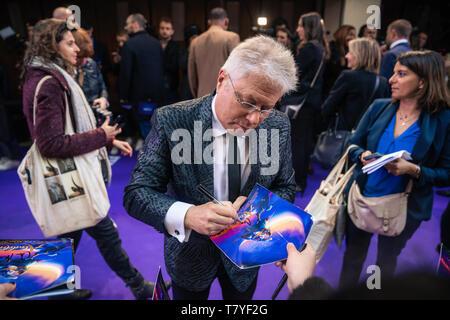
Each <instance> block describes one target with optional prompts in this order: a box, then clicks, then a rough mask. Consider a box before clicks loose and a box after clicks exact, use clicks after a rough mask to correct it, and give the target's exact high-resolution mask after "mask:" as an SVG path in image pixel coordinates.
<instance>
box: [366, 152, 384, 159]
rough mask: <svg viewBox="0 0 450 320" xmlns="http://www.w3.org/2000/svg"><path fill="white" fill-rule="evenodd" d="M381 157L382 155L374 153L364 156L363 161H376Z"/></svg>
mask: <svg viewBox="0 0 450 320" xmlns="http://www.w3.org/2000/svg"><path fill="white" fill-rule="evenodd" d="M382 156H383V155H382V154H380V153H378V152H375V153H372V154H371V155H368V156H365V157H364V158H363V159H364V160H366V161H367V160H371V159H378V158H381V157H382Z"/></svg>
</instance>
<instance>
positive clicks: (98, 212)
mask: <svg viewBox="0 0 450 320" xmlns="http://www.w3.org/2000/svg"><path fill="white" fill-rule="evenodd" d="M50 78H51V76H46V77H44V78H42V79H41V80H40V81H39V83H38V85H37V87H36V91H35V95H34V101H33V125H34V124H35V122H36V106H37V96H38V93H39V90H40V88H41V86H42V84H43V83H44V82H45V81H46V80H48V79H50ZM65 104H66V119H65V129H64V131H65V134H66V135H73V134H74V129H73V126H72V121H71V118H70V111H69V103H68V99H67V95H65ZM98 156H99V151H98V150H94V151H92V152H89V153H85V154H83V155H80V156H75V157H73V158H66V159H50V158H46V157H43V156H42V155H41V153H40V152H39V148H38V146H37V144H36V141H34V142H33V145H32V146H31V148H30V149H29V150H28V152H27V154H26V155H25V157H24V159H23V160H22V162H21V163H20V166H19V168H18V170H17V173H18V175H19V178H20V180H21V182H22V187H23V189H24V192H25V197H26V199H27V203H28V205H29V207H30V210H31V212H32V214H33V217H34V219H35V220H36V222H37V223H38V225H39V227H40V229H41V230H42V232H43V234H44V236H45V237H53V236H57V235H60V234H64V233H68V232H72V231H76V230H81V229H85V228H88V227H92V226H94V225H96V224H97V223H98V222H100V221H101V220H102V219H103V218H105V217H106V215H107V213H108V210H109V207H110V203H109V199H108V194H107V191H106V185H105V183H104V181H103V176H102V171H101V165H100V161H99V158H98Z"/></svg>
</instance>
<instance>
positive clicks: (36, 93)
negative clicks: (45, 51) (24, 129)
mask: <svg viewBox="0 0 450 320" xmlns="http://www.w3.org/2000/svg"><path fill="white" fill-rule="evenodd" d="M50 78H52V76H45V77H43V78H42V79H41V80H40V81H39V82H38V84H37V86H36V90H35V91H34V99H33V126H34V125H35V124H36V107H37V96H38V94H39V90H41V87H42V85H43V84H44V82H45V81H47V80H48V79H50Z"/></svg>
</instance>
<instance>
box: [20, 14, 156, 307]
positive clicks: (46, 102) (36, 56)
mask: <svg viewBox="0 0 450 320" xmlns="http://www.w3.org/2000/svg"><path fill="white" fill-rule="evenodd" d="M79 52H80V49H79V48H78V46H77V45H76V43H75V39H74V37H73V35H72V32H70V30H69V29H68V27H67V24H66V21H64V20H57V19H47V20H42V21H40V22H38V23H37V25H36V26H35V28H34V30H33V37H32V40H31V43H30V46H29V47H28V49H27V52H26V55H25V58H24V70H23V72H22V76H23V80H24V84H23V111H24V113H25V117H26V119H27V123H28V128H29V129H30V133H31V136H32V139H33V140H34V141H36V145H37V147H38V148H39V151H40V153H41V154H42V156H44V157H46V158H55V159H64V158H71V157H74V156H78V155H82V154H85V153H88V152H93V151H95V150H98V158H99V160H100V163H101V165H95V164H92V170H97V169H98V170H101V171H102V173H103V176H104V177H105V180H106V181H109V180H110V178H111V166H110V165H109V160H108V155H107V152H106V148H105V147H106V146H111V145H113V146H115V147H117V148H118V149H119V150H121V151H122V154H123V155H130V156H131V155H132V149H131V147H130V145H129V144H128V143H126V142H123V141H119V140H116V139H115V136H116V135H117V134H119V133H120V132H121V129H119V128H117V125H114V126H110V125H109V119H107V120H106V121H105V122H104V123H103V124H102V125H101V127H99V128H96V126H95V118H94V115H93V113H92V110H91V108H90V105H89V104H88V102H87V101H86V97H85V96H84V94H83V91H82V90H81V88H80V87H79V86H78V84H77V82H76V81H75V79H74V76H75V71H76V64H77V56H78V53H79ZM47 76H50V78H47ZM43 78H47V79H44V80H43ZM41 80H43V82H41ZM38 83H41V84H42V85H41V87H40V90H39V92H36V90H37V85H38ZM35 95H36V101H37V104H36V117H35V119H34V118H33V108H34V106H33V105H34V98H35ZM66 101H67V105H66ZM66 107H67V108H68V110H69V112H70V118H71V120H72V123H73V127H74V130H75V134H73V135H66V134H65V131H64V129H65V128H64V123H65V119H66V118H65V117H66ZM100 168H101V169H100ZM84 231H86V232H87V233H88V234H89V235H90V236H91V237H93V238H94V239H95V240H96V242H97V246H98V248H99V250H100V252H101V254H102V255H103V258H104V259H105V261H106V262H107V263H108V265H109V266H110V268H111V269H112V270H114V271H115V272H116V274H117V275H118V276H119V277H120V278H122V279H123V280H124V281H125V283H126V284H127V286H130V289H131V291H132V292H133V294H134V296H135V297H136V298H138V299H143V298H148V297H151V296H152V294H153V287H154V285H153V284H152V283H150V282H148V281H147V280H144V278H143V276H142V275H141V274H140V273H139V271H137V270H136V269H135V268H134V267H133V266H132V265H131V264H130V261H129V258H128V256H127V254H126V253H125V251H124V250H123V248H122V246H121V240H120V238H119V233H118V231H117V228H116V226H115V225H114V222H113V221H112V220H111V218H109V216H106V218H104V219H103V220H102V221H100V222H99V223H98V224H97V225H95V226H93V227H90V228H88V229H85V230H84ZM82 233H83V230H78V231H75V232H71V233H69V234H64V235H60V237H66V238H72V239H74V248H75V250H76V249H77V247H78V244H79V242H80V240H81V235H82ZM90 294H91V293H90V291H89V290H78V291H76V292H75V294H73V296H69V297H68V296H64V298H65V299H69V298H70V299H80V298H84V299H86V298H89V296H90Z"/></svg>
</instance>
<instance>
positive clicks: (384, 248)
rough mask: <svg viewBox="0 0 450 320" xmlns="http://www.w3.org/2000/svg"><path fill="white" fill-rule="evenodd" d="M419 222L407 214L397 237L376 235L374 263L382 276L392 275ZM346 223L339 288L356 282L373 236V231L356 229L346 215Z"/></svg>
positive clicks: (351, 285)
mask: <svg viewBox="0 0 450 320" xmlns="http://www.w3.org/2000/svg"><path fill="white" fill-rule="evenodd" d="M421 222H422V221H419V220H416V219H414V218H412V217H410V216H409V215H408V217H407V219H406V226H405V229H404V230H403V231H402V233H400V235H398V236H397V237H386V236H381V235H379V236H378V253H377V262H376V264H377V266H379V267H380V270H381V276H382V277H383V278H390V277H393V276H394V272H395V268H396V266H397V258H398V256H399V255H400V253H401V252H402V250H403V248H404V247H405V246H406V243H407V242H408V240H409V239H411V237H412V236H413V234H414V233H415V232H416V230H417V229H418V228H419V226H420V224H421ZM346 223H347V225H346V234H345V237H346V240H345V244H346V250H345V253H344V262H343V265H342V271H341V276H340V279H339V288H345V287H353V286H356V285H357V284H358V281H359V277H360V275H361V271H362V268H363V265H364V261H365V260H366V257H367V252H368V251H369V246H370V239H371V238H372V236H373V233H368V232H365V231H363V230H360V229H358V228H357V227H356V226H355V225H354V223H353V222H352V220H351V219H350V217H349V216H348V215H347V221H346Z"/></svg>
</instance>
